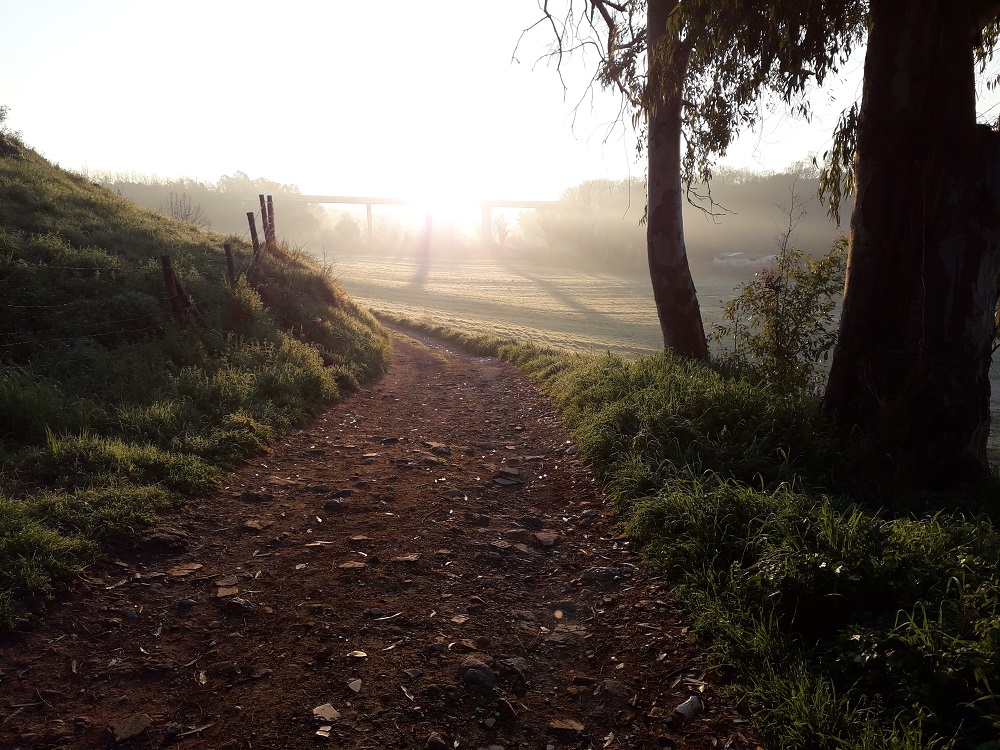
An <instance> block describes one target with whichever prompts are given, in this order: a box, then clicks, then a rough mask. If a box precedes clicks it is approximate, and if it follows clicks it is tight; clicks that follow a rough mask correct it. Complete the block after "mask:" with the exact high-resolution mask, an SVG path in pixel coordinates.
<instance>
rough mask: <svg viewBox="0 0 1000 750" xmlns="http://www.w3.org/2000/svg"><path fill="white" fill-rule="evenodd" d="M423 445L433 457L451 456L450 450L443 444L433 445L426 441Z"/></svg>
mask: <svg viewBox="0 0 1000 750" xmlns="http://www.w3.org/2000/svg"><path fill="white" fill-rule="evenodd" d="M424 445H425V446H426V447H427V448H430V451H431V453H433V454H434V455H435V456H450V455H451V448H449V447H448V446H447V445H445V444H444V443H434V442H431V441H429V440H428V441H427V442H425V443H424Z"/></svg>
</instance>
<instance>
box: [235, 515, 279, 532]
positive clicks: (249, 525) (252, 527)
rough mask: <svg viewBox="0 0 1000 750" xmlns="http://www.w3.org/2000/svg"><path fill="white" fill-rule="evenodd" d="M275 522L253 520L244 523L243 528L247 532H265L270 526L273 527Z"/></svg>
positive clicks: (263, 519)
mask: <svg viewBox="0 0 1000 750" xmlns="http://www.w3.org/2000/svg"><path fill="white" fill-rule="evenodd" d="M273 525H274V521H272V520H270V519H266V518H251V519H249V520H247V521H244V522H243V528H244V529H246V530H247V531H263V530H264V529H266V528H267V527H268V526H273Z"/></svg>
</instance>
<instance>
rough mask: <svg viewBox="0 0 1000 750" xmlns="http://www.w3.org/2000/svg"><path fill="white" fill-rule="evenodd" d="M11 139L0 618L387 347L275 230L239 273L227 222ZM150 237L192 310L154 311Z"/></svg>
mask: <svg viewBox="0 0 1000 750" xmlns="http://www.w3.org/2000/svg"><path fill="white" fill-rule="evenodd" d="M8 140H10V139H8ZM11 142H12V143H14V148H13V150H12V151H10V152H9V153H6V155H5V156H3V157H0V460H2V472H0V505H2V508H3V511H4V512H3V513H2V516H3V521H2V523H0V571H2V572H0V626H3V625H9V624H10V623H11V622H12V621H13V619H14V618H15V617H17V616H18V614H17V613H18V612H19V611H21V610H20V607H22V606H23V604H24V603H26V602H30V600H31V599H33V598H37V597H46V596H49V595H51V594H52V593H53V592H54V591H56V590H57V589H58V587H59V586H62V585H65V584H67V583H68V582H69V581H71V580H72V577H73V573H74V571H76V570H78V569H79V567H80V566H81V565H83V564H85V563H86V562H87V561H88V560H89V559H91V558H92V557H93V555H95V554H98V552H99V550H100V548H101V546H102V545H107V544H124V543H131V542H132V541H134V540H136V539H137V538H138V537H139V536H140V535H141V533H142V531H143V529H145V528H147V527H148V526H149V525H150V524H151V523H153V522H154V521H155V520H156V516H157V513H158V512H160V511H162V510H163V509H164V508H167V507H169V506H171V505H172V504H175V503H177V502H178V501H179V500H180V499H181V498H182V497H183V496H185V495H188V494H191V493H199V492H205V491H208V490H210V489H211V488H212V487H214V486H215V485H216V483H217V482H218V480H219V476H220V472H221V471H223V470H224V469H226V468H228V467H230V466H232V465H233V463H234V462H235V461H237V460H239V459H241V458H243V457H245V456H248V455H250V454H252V453H253V452H255V451H259V450H260V449H261V448H262V447H263V446H265V445H266V444H267V443H268V442H270V441H272V440H273V439H274V438H275V436H276V435H277V434H278V432H279V431H280V430H283V429H286V428H287V427H288V426H289V425H291V424H294V423H295V422H297V421H300V420H302V419H303V418H305V417H307V416H309V415H310V414H315V413H316V412H318V411H319V410H320V409H322V408H323V407H324V406H325V405H327V404H330V403H332V402H333V401H335V400H336V399H337V398H338V397H339V394H340V392H341V390H342V389H345V388H346V389H350V388H353V387H356V385H357V384H358V383H359V382H360V381H363V380H365V379H368V378H371V377H373V376H375V375H377V374H379V373H381V372H384V371H385V369H386V367H387V366H388V362H389V345H388V339H387V338H386V336H385V333H384V332H383V331H382V329H381V327H380V326H379V325H378V323H377V321H375V319H374V318H373V317H372V316H371V314H370V313H368V312H367V311H365V310H362V309H360V308H359V307H358V306H357V305H355V304H354V303H353V302H352V301H351V300H350V299H349V298H348V297H347V295H346V293H345V292H344V291H343V289H341V288H340V287H339V286H338V285H337V284H336V283H335V282H333V281H332V280H331V279H330V278H329V276H328V275H327V274H326V273H325V272H324V271H323V270H322V269H320V268H318V267H317V266H316V265H315V264H314V263H313V262H312V261H310V260H309V259H308V258H307V257H305V256H303V255H302V254H300V253H297V252H295V251H293V250H291V249H289V248H287V247H285V246H283V245H279V246H278V247H277V248H276V250H275V251H274V252H270V253H268V254H267V255H266V256H265V258H264V259H263V263H262V264H261V266H260V267H259V269H258V273H257V275H256V276H257V283H256V284H255V286H254V287H251V285H250V284H249V283H248V282H247V272H248V270H249V268H250V262H251V257H252V251H251V248H250V247H249V246H248V244H247V243H246V242H245V241H243V240H242V239H241V238H239V237H228V238H227V237H222V236H220V235H217V234H212V233H210V232H206V231H204V230H203V229H201V228H200V227H197V226H195V225H193V224H188V223H184V222H180V221H175V220H171V219H168V218H167V217H165V216H163V215H161V214H158V213H156V212H154V211H149V210H146V209H142V208H139V207H138V206H135V205H133V204H131V203H129V202H128V201H126V200H124V199H122V198H120V197H119V196H117V195H115V194H113V193H111V192H110V191H108V190H105V189H103V188H100V187H98V186H96V185H94V184H91V183H89V182H87V180H85V179H83V178H82V177H80V176H77V175H73V174H70V173H67V172H64V171H62V170H59V169H57V168H55V167H53V166H52V165H50V164H48V163H47V162H46V161H45V160H44V159H42V158H41V157H39V156H38V155H37V154H35V153H34V152H33V151H31V150H30V149H28V148H26V147H24V146H23V144H21V143H20V142H19V141H16V139H14V140H11ZM224 241H226V242H230V243H231V244H232V246H233V249H234V252H235V257H236V261H237V267H238V269H239V271H240V274H239V279H238V281H237V283H235V284H230V283H228V282H227V280H226V278H225V260H224V256H223V251H222V245H223V242H224ZM161 255H170V256H171V258H172V262H173V266H174V268H175V270H176V272H177V273H178V276H179V277H180V279H181V281H182V283H183V285H184V287H185V288H186V290H187V291H188V292H189V293H190V295H191V296H192V298H193V299H194V300H195V302H196V304H197V305H198V307H199V309H200V310H201V311H202V312H203V314H204V317H205V319H206V321H207V324H208V325H207V329H205V330H203V329H202V328H200V327H198V326H196V325H194V324H193V323H189V324H188V325H181V324H178V323H177V322H176V321H175V320H174V319H173V317H172V315H171V313H170V309H169V305H168V304H167V302H168V300H167V292H166V289H165V287H164V282H163V276H162V270H161V266H160V256H161Z"/></svg>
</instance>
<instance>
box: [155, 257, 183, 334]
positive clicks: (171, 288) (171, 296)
mask: <svg viewBox="0 0 1000 750" xmlns="http://www.w3.org/2000/svg"><path fill="white" fill-rule="evenodd" d="M160 263H161V264H162V265H163V283H164V285H166V287H167V300H168V302H169V303H170V312H171V314H172V315H173V316H174V322H175V323H177V325H180V326H183V325H184V308H183V307H182V305H181V299H180V291H179V290H178V289H177V286H176V284H175V283H174V282H175V281H176V276H175V275H174V267H173V264H172V263H171V262H170V256H169V255H161V256H160Z"/></svg>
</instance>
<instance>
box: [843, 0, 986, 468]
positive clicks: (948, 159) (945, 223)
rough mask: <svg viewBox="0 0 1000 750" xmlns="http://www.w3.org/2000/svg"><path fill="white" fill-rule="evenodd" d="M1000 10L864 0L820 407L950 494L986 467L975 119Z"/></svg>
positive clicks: (981, 178)
mask: <svg viewBox="0 0 1000 750" xmlns="http://www.w3.org/2000/svg"><path fill="white" fill-rule="evenodd" d="M998 9H1000V3H997V2H995V0H994V1H993V2H975V1H974V0H964V1H963V0H871V4H870V13H871V15H870V30H869V36H868V50H867V57H866V59H865V81H864V90H863V98H862V105H861V111H860V116H859V121H858V132H857V161H856V175H857V183H856V185H857V187H856V195H855V205H854V214H853V218H852V220H851V249H850V254H849V256H848V270H847V285H846V289H845V298H844V310H843V317H842V319H841V328H840V335H839V340H838V345H837V349H836V351H835V355H834V361H833V367H832V371H831V373H830V380H829V384H828V387H827V390H826V396H825V409H826V411H827V413H828V414H829V415H830V416H831V417H832V418H833V419H834V421H835V423H836V424H837V425H838V426H839V427H840V428H841V429H842V430H843V431H845V432H850V431H852V430H859V431H860V433H861V434H862V435H865V436H868V437H869V438H871V439H873V441H874V444H875V446H876V447H877V449H878V450H879V451H880V452H882V453H884V454H885V455H886V456H888V457H889V458H890V459H891V460H892V461H893V462H895V464H896V466H897V467H898V470H899V472H900V475H901V478H903V479H905V480H909V481H912V482H913V483H914V484H918V485H925V486H926V485H930V486H936V487H948V486H955V485H958V484H963V483H965V482H967V481H969V480H970V479H974V478H976V477H979V476H982V475H984V473H985V472H986V471H987V470H988V467H987V462H986V439H987V436H988V432H989V425H990V413H989V397H990V383H989V365H990V355H991V346H992V341H993V332H994V325H995V323H994V312H995V310H996V305H997V295H998V283H1000V187H998V186H1000V168H998V167H1000V135H998V134H997V133H995V132H992V131H990V130H989V129H988V128H986V127H983V126H978V125H977V124H976V110H975V103H976V102H975V78H974V77H975V61H974V52H975V49H976V45H977V43H978V35H979V31H980V29H981V28H982V27H983V23H984V20H985V19H986V18H987V16H988V14H990V13H995V12H997V10H998Z"/></svg>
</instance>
